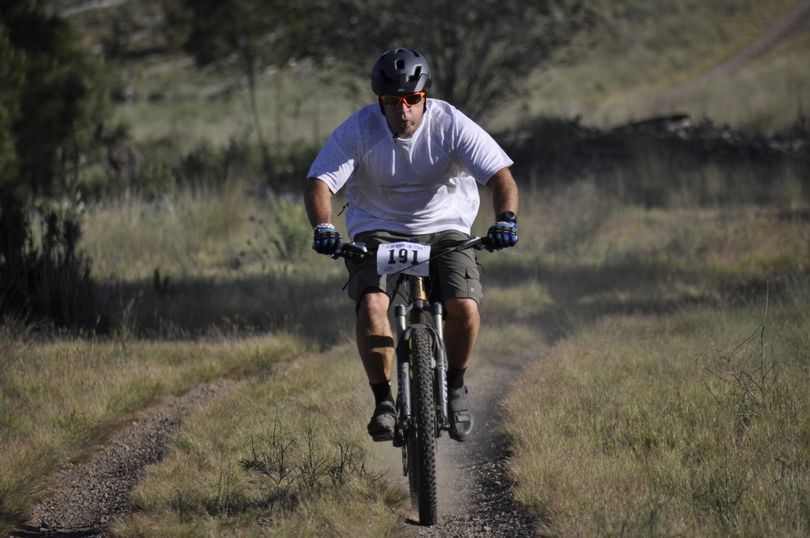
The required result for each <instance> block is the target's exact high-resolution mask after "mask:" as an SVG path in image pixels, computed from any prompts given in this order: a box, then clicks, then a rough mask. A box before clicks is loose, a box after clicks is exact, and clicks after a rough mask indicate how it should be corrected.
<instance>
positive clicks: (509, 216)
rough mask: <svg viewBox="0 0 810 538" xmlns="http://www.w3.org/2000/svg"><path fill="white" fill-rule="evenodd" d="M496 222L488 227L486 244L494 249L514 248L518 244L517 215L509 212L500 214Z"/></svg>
mask: <svg viewBox="0 0 810 538" xmlns="http://www.w3.org/2000/svg"><path fill="white" fill-rule="evenodd" d="M496 220H497V222H496V223H495V224H493V225H492V226H490V227H489V231H488V232H487V242H488V243H489V245H490V246H491V247H492V248H493V249H495V250H500V249H502V248H508V247H514V246H515V245H516V244H517V242H518V226H517V215H515V214H514V213H512V212H511V211H506V212H504V213H501V214H500V215H498V216H497V218H496Z"/></svg>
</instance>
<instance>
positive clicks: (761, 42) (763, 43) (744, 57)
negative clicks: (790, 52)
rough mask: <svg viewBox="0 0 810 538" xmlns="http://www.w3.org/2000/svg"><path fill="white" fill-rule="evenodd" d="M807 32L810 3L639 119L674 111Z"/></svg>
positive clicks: (647, 106) (659, 98)
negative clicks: (714, 82) (706, 88)
mask: <svg viewBox="0 0 810 538" xmlns="http://www.w3.org/2000/svg"><path fill="white" fill-rule="evenodd" d="M808 32H810V0H805V1H803V2H800V3H799V5H797V6H796V8H795V9H794V10H793V11H791V12H789V13H788V14H786V15H785V16H784V17H782V18H781V19H779V20H778V21H777V22H776V23H775V24H774V25H773V26H771V27H770V28H769V29H768V30H767V31H765V32H764V33H763V34H762V35H760V36H759V37H758V38H757V39H755V40H753V41H752V42H751V43H749V44H748V46H746V47H745V48H744V49H742V50H741V51H740V52H738V53H737V54H735V55H734V56H732V57H731V58H729V59H727V60H726V61H724V62H721V63H719V64H717V65H715V66H714V67H712V68H711V69H709V70H708V71H706V72H704V73H702V74H701V75H699V76H697V77H695V78H693V79H692V80H689V81H687V82H685V83H683V84H681V85H680V86H675V87H673V88H670V89H668V90H666V91H664V92H662V93H660V94H658V95H656V96H655V97H652V98H651V99H649V100H647V102H645V103H643V104H641V105H640V107H639V115H640V116H645V115H649V114H654V113H656V112H658V111H661V110H669V109H672V108H673V107H675V106H677V104H678V103H680V102H681V101H683V100H684V99H687V98H689V97H691V96H692V95H694V94H695V93H697V92H698V91H699V90H700V89H701V88H702V87H703V86H704V85H705V84H706V83H707V82H709V81H711V80H714V79H717V78H719V77H723V76H728V75H730V74H732V73H735V72H736V71H739V70H740V69H742V68H743V67H745V66H746V65H748V64H749V63H751V62H753V61H755V60H757V59H758V58H761V57H763V56H764V55H765V54H767V53H768V52H770V51H771V50H773V49H774V48H775V47H776V46H777V45H779V44H780V43H783V42H784V41H786V40H788V39H790V38H792V37H794V36H797V35H800V34H803V33H808Z"/></svg>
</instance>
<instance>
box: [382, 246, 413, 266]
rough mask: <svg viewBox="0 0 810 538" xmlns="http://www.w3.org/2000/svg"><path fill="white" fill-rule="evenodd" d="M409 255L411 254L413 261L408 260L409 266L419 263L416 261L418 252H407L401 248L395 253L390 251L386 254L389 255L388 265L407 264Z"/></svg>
mask: <svg viewBox="0 0 810 538" xmlns="http://www.w3.org/2000/svg"><path fill="white" fill-rule="evenodd" d="M411 253H413V260H410V263H411V265H416V264H417V263H419V261H418V258H419V251H417V250H411V251H410V252H409V251H408V249H407V248H401V249H399V250H398V251H396V252H394V251H393V250H391V251H390V252H389V253H388V254H389V256H388V263H390V264H392V265H393V264H395V263H408V261H409V260H408V258H409V257H410V254H411Z"/></svg>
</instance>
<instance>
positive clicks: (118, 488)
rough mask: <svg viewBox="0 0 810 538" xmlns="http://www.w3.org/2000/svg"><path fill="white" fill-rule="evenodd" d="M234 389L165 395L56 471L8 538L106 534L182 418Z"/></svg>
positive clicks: (225, 384)
mask: <svg viewBox="0 0 810 538" xmlns="http://www.w3.org/2000/svg"><path fill="white" fill-rule="evenodd" d="M235 385H236V382H235V381H228V380H219V381H215V382H213V383H208V384H205V385H200V386H198V387H196V388H194V389H193V390H191V391H189V392H188V393H186V394H184V395H182V396H169V397H166V398H165V399H164V401H163V402H162V403H161V404H159V405H158V406H156V407H153V408H152V409H150V410H148V411H146V412H145V413H143V414H141V415H139V416H138V417H137V418H136V419H135V420H134V421H133V422H132V423H131V424H130V425H129V426H127V427H125V428H123V429H122V430H120V431H119V432H117V433H116V434H115V435H114V436H113V437H112V438H111V439H110V440H109V441H108V442H106V443H105V444H104V445H103V446H102V447H101V448H100V449H99V450H98V451H96V452H95V453H94V454H92V455H91V457H90V459H89V460H88V461H87V462H84V463H79V464H73V465H70V466H68V467H67V468H65V469H62V470H60V471H59V472H58V473H57V475H56V477H55V480H54V485H53V487H52V488H51V491H50V495H49V496H48V498H47V499H45V500H44V501H42V502H41V503H40V504H38V505H37V506H35V507H34V509H33V510H32V512H31V514H30V516H29V518H28V522H27V523H26V524H25V525H23V526H21V527H19V528H18V529H16V530H15V531H14V532H12V534H11V536H17V537H23V536H60V537H80V536H106V531H105V527H106V525H107V523H108V522H109V521H110V519H111V518H112V517H113V516H115V515H118V514H122V513H125V512H127V511H129V510H130V508H131V505H130V500H129V496H130V492H131V490H132V488H133V487H134V486H135V485H136V484H137V483H138V481H139V480H140V479H141V478H142V477H143V474H144V468H145V467H146V466H147V465H149V464H152V463H156V462H158V461H159V460H160V459H161V458H162V457H163V453H164V449H165V446H166V442H167V441H168V440H169V439H170V437H171V436H172V435H173V434H174V433H175V432H176V431H177V429H178V428H179V426H180V424H181V423H182V421H183V418H185V417H186V416H188V415H190V414H191V413H193V412H194V411H196V410H199V409H201V408H203V407H205V406H206V405H207V404H208V403H210V402H211V401H213V400H214V399H215V398H217V397H219V396H220V395H222V394H223V393H224V392H225V391H228V390H230V389H231V388H232V387H233V386H235Z"/></svg>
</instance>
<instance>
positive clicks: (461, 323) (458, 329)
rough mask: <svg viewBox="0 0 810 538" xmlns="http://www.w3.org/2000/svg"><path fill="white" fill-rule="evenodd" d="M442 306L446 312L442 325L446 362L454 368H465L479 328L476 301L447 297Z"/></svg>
mask: <svg viewBox="0 0 810 538" xmlns="http://www.w3.org/2000/svg"><path fill="white" fill-rule="evenodd" d="M444 308H445V310H446V312H447V321H446V323H445V326H444V343H445V345H446V346H447V362H449V363H450V365H451V366H453V367H454V368H458V369H461V368H466V367H467V366H468V365H469V364H470V359H471V358H472V353H473V349H475V343H476V341H477V340H478V332H479V331H480V329H481V318H480V316H479V314H478V303H476V302H475V301H474V300H473V299H465V298H459V299H448V300H447V301H445V302H444Z"/></svg>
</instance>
